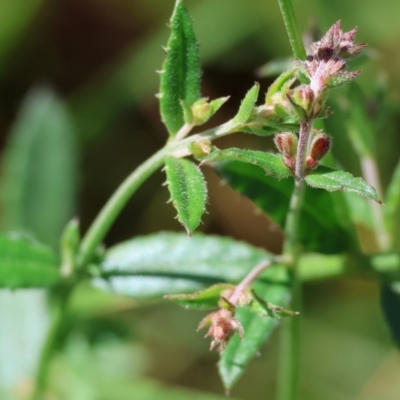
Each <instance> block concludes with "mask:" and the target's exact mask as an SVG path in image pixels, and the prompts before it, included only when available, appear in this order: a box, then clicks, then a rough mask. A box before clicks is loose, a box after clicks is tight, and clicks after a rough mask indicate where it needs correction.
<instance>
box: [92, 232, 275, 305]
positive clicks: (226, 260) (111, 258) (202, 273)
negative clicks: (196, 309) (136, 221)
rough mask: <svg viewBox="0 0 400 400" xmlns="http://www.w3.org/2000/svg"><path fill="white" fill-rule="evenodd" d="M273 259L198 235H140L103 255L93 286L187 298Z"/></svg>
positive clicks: (245, 247)
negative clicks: (185, 294)
mask: <svg viewBox="0 0 400 400" xmlns="http://www.w3.org/2000/svg"><path fill="white" fill-rule="evenodd" d="M270 257H271V255H270V254H269V253H268V252H266V251H264V250H262V249H258V248H256V247H253V246H250V245H248V244H246V243H243V242H239V241H235V240H233V239H229V238H224V237H218V236H212V235H208V236H205V235H201V234H194V235H193V236H192V237H190V238H189V237H187V236H186V235H184V234H180V233H159V234H156V235H150V236H141V237H137V238H135V239H133V240H129V241H127V242H125V243H121V244H119V245H117V246H114V247H111V248H110V249H109V250H107V251H106V253H105V258H104V261H103V262H102V264H101V265H100V274H101V276H102V277H101V278H98V279H95V280H94V284H95V285H97V286H99V287H101V288H103V289H105V290H108V291H112V292H115V293H117V294H120V295H126V296H131V297H135V298H154V297H157V296H163V295H166V294H179V293H189V292H195V291H198V290H201V289H203V288H205V287H207V286H210V285H212V284H216V283H221V282H238V281H240V280H241V279H242V278H243V277H244V276H245V275H246V274H247V273H248V272H249V271H250V270H251V269H252V268H253V267H254V266H255V265H257V264H258V263H260V262H261V261H265V260H267V259H269V258H270Z"/></svg>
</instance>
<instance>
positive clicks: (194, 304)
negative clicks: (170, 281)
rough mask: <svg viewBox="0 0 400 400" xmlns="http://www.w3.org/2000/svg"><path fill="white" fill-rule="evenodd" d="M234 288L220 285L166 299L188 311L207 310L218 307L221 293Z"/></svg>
mask: <svg viewBox="0 0 400 400" xmlns="http://www.w3.org/2000/svg"><path fill="white" fill-rule="evenodd" d="M233 288H234V286H233V285H231V284H229V283H218V284H216V285H212V286H210V287H208V288H206V289H204V290H201V291H199V292H196V293H193V294H171V295H168V296H165V298H166V299H167V300H171V301H173V302H174V303H176V304H178V305H180V306H182V307H184V308H186V309H194V310H207V309H209V308H215V307H218V302H219V300H220V297H221V293H222V292H223V291H225V290H229V289H233Z"/></svg>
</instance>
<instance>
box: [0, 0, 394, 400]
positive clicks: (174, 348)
mask: <svg viewBox="0 0 400 400" xmlns="http://www.w3.org/2000/svg"><path fill="white" fill-rule="evenodd" d="M173 4H174V2H173V0H163V1H157V0H97V1H95V0H56V1H55V0H53V1H45V0H24V1H21V2H17V1H15V0H1V2H0V146H1V148H2V149H3V150H4V148H5V147H6V145H7V143H10V142H11V139H10V137H11V134H10V132H15V131H16V130H18V131H21V130H22V131H24V132H25V131H26V134H27V135H28V136H29V132H30V131H31V130H37V131H38V132H41V131H42V130H46V129H47V131H48V132H52V129H55V130H58V129H67V128H66V126H68V130H69V131H70V132H72V135H73V138H74V140H75V142H76V143H75V144H74V145H71V148H70V149H69V151H70V157H69V159H70V160H72V161H71V163H72V165H69V167H68V168H70V169H69V170H68V171H66V172H65V175H64V176H63V175H62V174H61V175H60V176H57V177H52V178H49V179H53V180H55V181H56V182H57V183H58V184H61V187H63V184H65V185H70V186H71V190H70V191H69V192H68V194H67V197H68V196H69V197H68V199H64V200H65V202H66V203H67V202H68V204H66V206H65V207H64V208H65V210H63V212H64V213H65V216H63V217H62V218H63V222H66V220H67V219H68V218H69V217H72V216H74V215H78V216H79V218H80V221H81V224H82V227H83V229H85V228H86V227H87V226H88V225H89V224H90V222H91V221H92V220H93V218H94V217H95V215H96V214H97V212H98V211H99V209H100V207H101V206H102V205H103V204H104V202H105V201H106V199H107V198H108V197H109V196H110V195H111V193H112V192H113V190H114V189H115V188H116V187H117V185H118V184H119V183H120V182H121V180H122V179H123V178H124V177H125V176H126V175H127V174H128V173H129V172H130V171H131V170H132V169H133V168H135V167H136V166H137V165H138V164H140V163H141V162H142V161H144V160H145V159H146V158H147V157H149V156H150V155H151V154H152V153H153V152H154V151H156V150H157V149H158V148H160V147H161V146H162V145H163V143H164V142H165V140H166V139H167V134H166V130H165V129H164V127H163V125H162V123H161V121H160V117H159V114H158V104H157V99H156V97H155V94H156V93H157V86H158V76H157V74H156V70H157V69H159V68H160V66H161V63H162V60H163V57H164V53H163V51H162V50H161V46H162V45H164V44H165V43H166V41H167V38H168V34H169V31H168V28H167V27H166V23H167V21H168V19H169V16H170V14H171V11H172V9H173ZM185 4H186V5H187V8H188V9H189V12H190V13H191V14H192V16H193V20H194V27H195V31H196V34H197V37H198V40H199V42H200V44H201V46H200V54H201V59H202V63H203V67H204V73H203V94H204V95H205V96H209V97H210V98H216V97H220V96H226V95H230V96H231V99H230V101H229V102H228V103H227V105H225V106H224V107H223V108H222V110H221V111H220V112H219V113H218V115H217V116H216V117H215V118H214V119H213V120H212V121H211V124H210V126H213V125H217V124H219V123H222V122H225V121H226V120H227V119H229V118H230V117H231V116H232V115H233V113H234V112H235V110H236V109H237V107H238V105H239V104H240V100H241V98H242V97H243V95H244V93H245V92H246V90H248V89H249V88H250V86H251V85H252V83H253V82H254V80H256V79H259V80H260V82H261V85H262V87H263V91H264V92H265V91H266V89H267V87H268V85H269V84H270V83H271V82H272V79H271V78H262V79H260V78H257V77H256V75H255V71H256V70H257V68H259V67H260V66H261V65H263V64H264V63H266V62H268V61H271V60H274V59H277V58H285V57H290V54H291V51H290V46H289V44H288V39H287V36H286V33H285V30H284V26H283V23H282V19H281V16H280V13H279V8H278V5H277V3H276V1H273V0H186V1H185ZM294 7H295V10H296V13H297V17H298V21H299V25H300V28H301V30H302V31H304V32H306V31H307V30H308V29H309V28H310V27H318V28H319V30H320V31H322V32H324V31H326V30H327V29H328V28H329V27H330V25H332V24H333V23H334V22H336V21H337V20H339V19H340V20H341V21H342V27H343V29H344V30H350V29H351V28H353V27H354V26H358V28H359V33H358V36H357V41H358V42H366V43H368V45H369V46H368V56H369V57H368V60H366V61H364V62H363V64H362V66H361V68H362V69H363V71H364V72H363V74H362V75H361V77H360V78H358V82H359V84H360V85H361V87H362V88H363V90H364V92H365V93H366V95H367V97H368V98H369V99H371V100H370V101H369V102H368V111H369V113H370V116H371V118H380V122H379V124H378V123H377V124H375V126H376V127H377V129H376V135H377V155H378V160H379V163H380V167H381V178H382V182H383V186H384V187H385V185H387V183H388V181H389V178H390V174H391V172H392V170H393V168H394V166H395V164H396V163H397V161H398V159H399V153H400V146H399V144H400V141H399V137H398V125H399V123H400V121H399V118H400V102H399V89H400V68H399V67H400V51H399V50H398V44H399V42H400V24H399V22H398V18H399V15H400V3H399V2H398V1H397V0H381V1H379V2H378V1H376V0H375V1H363V0H352V1H350V2H349V1H346V0H337V1H334V2H333V1H331V2H328V1H321V0H310V1H300V0H295V1H294ZM338 93H339V95H340V93H341V92H340V90H338ZM26 96H28V100H25V101H24V99H25V98H26ZM43 102H44V103H43ZM46 102H47V103H46ZM42 103H43V104H45V106H43V107H44V108H43V110H44V111H37V112H39V113H40V112H42V113H43V114H41V115H42V117H40V118H43V119H44V120H45V119H46V118H52V117H54V118H55V115H56V114H57V113H58V112H60V113H61V114H62V117H61V120H62V121H64V122H61V125H51V124H50V125H45V128H43V126H42V125H40V124H41V123H43V121H42V120H41V121H42V122H40V121H39V122H38V120H37V119H35V118H34V117H32V118H31V119H29V116H28V117H27V114H29V112H32V113H33V114H34V115H36V114H35V112H36V111H32V109H33V110H34V109H35V107H38V108H40V107H41V106H40V105H41V104H42ZM22 104H25V106H24V107H25V108H23V110H25V111H21V105H22ZM46 104H47V105H46ZM54 104H57V106H56V109H54V108H53V106H52V105H54ZM57 107H61V109H62V111H59V109H58V108H57ZM29 110H31V111H29ZM57 115H58V114H57ZM334 117H335V116H333V117H332V118H334ZM40 118H39V119H40ZM21 119H22V120H23V121H25V122H24V123H22V122H21ZM339 122H340V121H339ZM35 124H37V125H35ZM21 126H22V127H21ZM49 126H50V127H49ZM51 126H53V128H51ZM338 126H340V123H339V125H338ZM16 127H17V128H18V129H17V128H16ZM339 130H340V129H339ZM329 133H331V132H329ZM340 133H342V134H343V135H345V134H346V132H345V131H342V132H339V134H340ZM336 134H337V132H335V135H336ZM334 141H335V146H336V147H335V153H336V155H337V156H338V158H339V160H340V161H341V162H342V164H343V165H344V166H345V167H346V168H347V169H349V170H352V171H353V172H354V173H358V174H359V173H360V167H359V165H358V163H357V160H356V158H355V157H354V152H352V151H351V150H349V149H348V148H347V147H348V146H346V141H345V139H341V138H340V137H336V136H334ZM220 143H221V145H222V146H224V145H227V144H229V145H235V146H244V147H252V148H260V149H272V148H273V146H272V141H271V140H270V139H269V138H268V139H260V138H254V137H250V136H246V135H235V136H234V137H231V138H225V139H223V140H222V141H221V142H220ZM56 145H57V144H55V146H56ZM49 146H50V145H49ZM61 146H62V147H64V146H66V147H68V146H70V144H68V143H67V144H65V143H64V144H62V145H61ZM68 148H69V147H68ZM41 149H42V150H41ZM37 151H42V153H35V154H34V155H32V157H34V158H35V159H38V158H41V157H44V158H46V159H47V158H49V157H50V156H51V155H52V154H53V149H52V148H51V147H49V148H48V149H47V150H46V146H45V145H43V147H41V148H39V150H37ZM4 154H5V153H4ZM71 163H70V164H71ZM60 168H61V167H60ZM68 168H67V169H68ZM205 174H206V176H207V179H208V181H209V192H210V202H209V214H208V215H207V216H206V218H205V219H204V224H203V226H202V228H201V229H202V230H203V231H205V232H210V233H211V232H212V233H218V234H222V235H229V236H232V237H234V238H237V239H241V240H246V241H248V242H250V243H253V244H255V245H258V246H263V247H266V248H267V249H268V250H271V251H273V252H275V253H279V251H280V249H281V242H282V234H281V233H280V232H279V231H278V230H277V229H276V228H275V227H274V225H272V224H271V223H270V221H269V220H268V219H267V218H266V217H265V216H263V215H262V214H261V213H260V212H259V211H258V210H257V209H256V208H255V207H254V206H253V205H252V204H251V202H250V201H249V200H247V199H244V198H241V197H240V196H239V195H238V194H236V193H234V192H233V191H231V190H230V189H229V188H228V187H227V186H226V185H222V184H221V183H220V182H219V180H218V178H217V177H216V175H215V174H214V173H213V172H212V171H211V170H209V169H208V168H206V169H205ZM163 181H164V177H163V174H162V173H161V172H160V173H157V174H156V175H155V176H153V177H152V178H151V179H150V180H149V181H148V182H146V183H145V185H144V186H143V187H142V188H141V189H140V191H139V192H138V193H137V194H136V195H135V197H134V198H133V199H132V200H131V201H130V203H129V205H128V207H127V208H126V210H125V211H124V212H123V214H122V215H121V217H120V218H119V219H118V221H117V222H116V224H115V226H114V227H113V228H112V230H111V232H110V234H109V235H108V237H107V240H106V243H107V245H111V244H114V243H116V242H118V241H121V240H124V239H128V238H130V237H133V236H135V235H139V234H148V233H152V232H157V231H159V230H181V229H182V228H181V227H180V226H179V224H178V223H177V222H176V220H175V219H174V216H175V212H174V211H173V209H172V206H171V205H170V204H166V201H167V200H168V193H167V190H166V188H165V187H163V186H161V183H162V182H163ZM55 187H58V186H55ZM1 190H2V191H3V192H6V191H7V190H8V188H7V187H6V186H2V187H1ZM32 190H34V191H35V190H40V188H37V187H36V188H34V189H32ZM46 190H47V187H46V186H45V187H44V188H43V192H46ZM55 190H60V189H55ZM6 195H7V194H5V195H4V193H3V197H4V196H5V197H6ZM33 197H35V193H31V194H30V196H28V199H33ZM32 202H33V200H32V201H28V203H27V204H28V205H27V206H26V207H30V206H31V204H32ZM10 204H11V201H10V202H9V204H8V205H7V202H5V205H4V204H3V206H2V208H1V209H0V218H1V221H2V222H1V226H2V228H3V230H15V229H18V228H19V227H20V226H19V225H18V223H16V222H15V221H16V220H15V219H14V220H12V221H11V222H10V218H9V215H10V208H9V207H10ZM56 207H57V205H56V204H55V203H52V202H51V201H49V202H48V203H46V206H45V207H44V208H43V209H40V207H39V208H34V209H33V211H32V213H33V214H34V215H36V216H38V218H36V220H35V221H33V222H32V221H30V222H29V223H27V225H26V226H24V227H23V228H24V229H25V228H27V230H28V231H29V230H30V231H31V232H33V233H35V234H37V236H38V237H39V238H40V239H41V240H42V241H44V242H46V243H47V244H49V245H52V246H53V247H55V246H57V240H56V239H55V237H57V236H56V235H53V232H54V233H55V234H56V233H57V232H59V231H60V229H61V228H60V227H59V226H52V225H51V223H49V228H48V231H44V232H43V231H42V232H40V228H38V226H39V227H40V226H41V222H42V220H46V218H47V219H50V218H48V216H49V215H50V216H51V215H52V213H53V212H56V211H54V210H53V208H56ZM71 209H73V210H74V211H71ZM59 212H61V211H58V210H57V213H59ZM64 220H65V221H64ZM33 226H34V227H35V228H33ZM46 226H47V225H46ZM46 229H47V228H46ZM50 233H51V234H50ZM365 236H366V237H365V238H364V243H365V245H364V246H365V248H366V250H367V251H368V250H370V251H371V250H372V248H370V247H368V246H369V244H368V237H367V236H368V235H367V234H366V235H365ZM32 295H33V296H36V297H37V296H39V297H40V296H42V294H41V293H32ZM1 296H3V297H1ZM1 296H0V364H1V365H2V366H1V367H0V387H1V388H2V389H1V390H2V391H0V393H2V397H1V398H5V399H24V398H26V396H27V394H28V393H29V391H30V388H31V385H32V383H31V380H30V374H31V372H32V370H33V369H34V366H35V361H34V360H35V357H37V354H36V353H37V352H36V353H35V352H33V353H34V354H32V355H31V356H30V357H32V360H31V361H29V362H27V363H25V364H26V366H25V367H24V368H21V367H20V366H19V364H21V362H22V361H23V359H24V357H27V354H28V352H29V350H27V352H26V353H24V354H21V352H20V353H15V352H14V353H13V352H12V351H13V350H12V346H10V345H9V342H7V340H9V338H10V335H11V336H13V333H12V332H14V334H15V332H17V331H18V332H20V333H21V330H22V331H23V332H22V334H21V336H18V340H19V341H24V343H27V344H28V345H27V348H28V349H29V347H35V346H40V343H41V340H42V337H43V332H44V331H45V327H46V326H47V322H46V321H47V318H48V317H47V314H46V313H47V311H46V306H43V301H44V300H43V298H42V299H41V300H40V299H39V300H38V299H36V300H37V301H38V303H37V304H41V305H38V307H37V309H36V311H35V310H33V311H26V307H25V306H26V304H27V303H26V301H25V303H24V300H23V299H21V296H19V300H18V301H21V304H22V305H21V307H22V308H21V310H25V312H26V314H29V315H28V316H27V317H26V318H25V322H24V324H23V325H18V323H14V322H15V320H16V319H18V318H16V316H15V315H16V314H15V307H16V304H17V300H16V295H11V294H9V293H2V294H1ZM13 296H14V297H15V298H14V297H13ZM24 304H25V306H24ZM139 306H140V307H139ZM12 307H14V311H10V310H11V309H12ZM22 313H23V311H22ZM35 315H36V317H37V319H35V318H34V316H35ZM29 318H31V320H30V322H29V324H26V320H27V319H29ZM32 318H33V319H32ZM201 318H202V314H201V313H196V312H190V313H189V312H185V311H183V310H181V309H178V308H177V307H176V306H174V305H170V304H167V303H166V302H161V303H159V302H154V303H152V304H137V303H136V302H133V301H131V300H129V299H123V298H114V297H111V296H110V295H106V294H103V293H100V292H97V291H95V290H94V289H90V288H88V287H82V288H81V289H80V290H79V291H78V293H77V294H76V295H75V297H74V299H73V304H72V306H71V310H70V312H69V319H68V320H67V321H66V322H65V336H64V338H63V341H62V342H61V343H60V353H59V356H58V357H57V359H56V360H55V363H54V368H53V370H52V379H51V387H52V389H53V390H54V393H55V396H58V397H55V398H57V399H58V398H59V399H73V400H77V399H78V400H79V399H84V400H91V399H93V400H119V399H121V400H122V399H135V400H136V399H137V400H147V399H149V400H150V399H151V400H156V399H160V398H165V399H169V398H171V399H186V398H191V399H196V397H195V396H196V395H197V394H196V393H197V391H204V392H209V393H214V395H212V394H208V395H201V394H200V395H199V397H198V399H199V400H201V399H210V400H212V399H218V398H220V397H219V396H220V395H222V393H223V388H222V385H221V383H220V381H219V377H218V375H217V370H216V368H215V364H216V362H217V355H216V354H214V353H209V352H208V345H209V344H208V342H207V341H205V340H203V339H202V334H201V333H200V334H199V333H196V331H195V330H196V327H197V324H198V322H199V321H200V319H201ZM12 321H14V322H12ZM20 323H21V324H22V322H20ZM38 324H39V325H40V324H41V326H43V327H44V328H43V329H42V331H43V332H41V333H40V332H39V333H38V334H37V335H36V333H37V332H36V331H37V329H36V328H37V326H38ZM302 324H303V325H302V328H303V332H302V355H303V358H302V373H301V396H300V398H301V399H302V400H303V399H304V400H321V399H324V400H347V399H356V400H395V399H397V398H400V380H399V379H398V376H399V373H400V356H399V355H398V353H397V350H395V348H394V345H393V344H392V343H391V339H390V334H389V332H388V330H387V329H386V327H385V324H384V321H383V317H382V315H381V312H380V308H379V290H378V285H377V283H375V282H367V281H358V280H337V281H334V282H326V283H318V284H309V285H307V286H306V287H305V311H304V313H303V316H302ZM13 329H14V330H13ZM39 331H40V329H39ZM10 332H11V333H10ZM35 332H36V333H35ZM35 335H36V336H37V337H36V336H35ZM33 336H34V337H33ZM35 343H36V345H35ZM14 347H15V346H14ZM17 347H18V346H17ZM277 347H278V334H275V335H274V336H273V338H272V340H270V341H269V343H267V344H266V345H265V346H264V348H263V349H262V352H261V354H260V357H259V358H257V359H256V360H254V361H253V363H252V364H251V366H250V368H249V370H248V372H247V373H246V374H245V376H244V377H243V379H242V380H241V382H239V384H238V385H237V387H236V388H234V390H233V392H232V398H236V399H243V400H258V399H260V400H261V399H265V398H272V396H273V394H274V391H275V386H276V370H277V356H278V351H277ZM21 371H22V372H21ZM193 391H196V392H193ZM160 396H161V397H160ZM168 396H169V397H168ZM207 396H208V397H207ZM52 398H53V397H52Z"/></svg>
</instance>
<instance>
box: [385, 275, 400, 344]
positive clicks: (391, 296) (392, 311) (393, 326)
mask: <svg viewBox="0 0 400 400" xmlns="http://www.w3.org/2000/svg"><path fill="white" fill-rule="evenodd" d="M381 305H382V308H383V312H384V315H385V317H386V322H387V323H388V325H389V329H390V331H391V333H392V337H393V340H395V341H396V344H397V346H398V347H400V319H399V313H400V282H393V283H391V284H383V285H382V286H381Z"/></svg>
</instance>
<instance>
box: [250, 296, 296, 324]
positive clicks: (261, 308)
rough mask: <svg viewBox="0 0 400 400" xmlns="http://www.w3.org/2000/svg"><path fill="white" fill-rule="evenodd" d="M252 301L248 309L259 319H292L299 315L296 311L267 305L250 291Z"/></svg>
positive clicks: (270, 304)
mask: <svg viewBox="0 0 400 400" xmlns="http://www.w3.org/2000/svg"><path fill="white" fill-rule="evenodd" d="M251 295H252V300H251V302H250V309H251V311H253V312H254V313H256V314H257V315H259V316H260V317H270V318H275V319H280V318H282V317H294V316H296V315H299V312H297V311H290V310H286V309H285V308H283V307H281V306H277V305H275V304H272V303H269V302H267V301H265V300H264V299H262V298H261V297H260V296H258V295H257V293H256V292H255V291H254V290H252V293H251Z"/></svg>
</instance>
